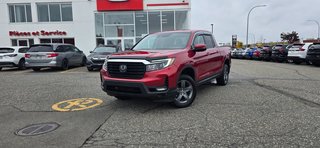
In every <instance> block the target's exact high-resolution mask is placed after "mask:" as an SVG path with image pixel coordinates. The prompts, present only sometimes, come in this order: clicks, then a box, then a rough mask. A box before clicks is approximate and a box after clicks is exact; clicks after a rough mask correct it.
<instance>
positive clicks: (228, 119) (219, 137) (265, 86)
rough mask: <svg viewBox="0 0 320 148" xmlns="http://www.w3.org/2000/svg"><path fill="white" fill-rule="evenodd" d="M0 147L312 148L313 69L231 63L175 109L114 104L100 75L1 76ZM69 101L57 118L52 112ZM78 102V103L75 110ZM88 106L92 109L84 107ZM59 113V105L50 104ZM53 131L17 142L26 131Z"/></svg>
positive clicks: (319, 93)
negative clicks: (217, 81) (226, 78)
mask: <svg viewBox="0 0 320 148" xmlns="http://www.w3.org/2000/svg"><path fill="white" fill-rule="evenodd" d="M0 82H1V83H0V88H1V89H0V139H1V140H0V146H1V147H41V148H43V147H97V148H98V147H319V146H320V89H319V86H320V68H318V67H313V66H307V65H293V64H285V63H271V62H261V61H247V60H233V63H232V70H231V79H230V83H229V85H227V86H225V87H220V86H215V85H213V84H208V85H204V86H201V87H200V88H199V90H198V96H197V99H196V100H195V102H194V104H193V105H192V106H191V107H189V108H184V109H177V108H175V107H173V106H172V105H170V104H168V103H154V102H151V101H148V100H145V99H144V100H143V99H139V98H137V99H133V100H127V101H118V100H116V99H115V98H112V97H110V96H107V95H106V94H105V93H104V92H103V91H102V90H101V88H100V83H99V72H87V70H86V68H85V67H80V68H72V69H70V70H68V71H54V70H49V69H48V70H44V71H41V72H33V71H32V70H24V71H18V70H16V69H4V70H3V71H1V72H0ZM77 98H97V99H99V100H101V101H102V102H100V104H98V105H97V106H94V107H92V108H88V109H84V110H81V111H76V110H73V111H72V109H74V108H77V107H79V106H80V107H81V105H83V106H86V105H87V106H89V105H92V104H94V103H95V102H94V101H87V100H86V101H84V102H86V103H83V100H82V101H80V102H76V104H74V105H73V106H72V105H71V106H69V107H66V106H68V105H66V106H63V105H62V106H60V107H61V108H69V110H66V111H64V112H60V111H57V110H54V109H53V107H52V106H53V105H55V104H57V103H59V102H61V101H66V100H70V99H77ZM77 103H78V104H77ZM90 103H91V104H90ZM57 106H58V107H59V105H57ZM48 122H49V123H50V122H54V123H57V124H58V125H59V127H58V128H57V129H56V130H54V131H52V132H49V133H46V134H41V135H36V136H18V135H17V134H16V131H17V130H19V129H21V128H23V127H26V126H28V125H32V124H37V123H48Z"/></svg>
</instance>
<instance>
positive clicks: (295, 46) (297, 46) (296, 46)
mask: <svg viewBox="0 0 320 148" xmlns="http://www.w3.org/2000/svg"><path fill="white" fill-rule="evenodd" d="M303 45H304V44H294V45H293V46H292V47H291V48H301V47H302V46H303Z"/></svg>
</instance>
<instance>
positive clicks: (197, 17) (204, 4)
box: [191, 0, 320, 42]
mask: <svg viewBox="0 0 320 148" xmlns="http://www.w3.org/2000/svg"><path fill="white" fill-rule="evenodd" d="M258 4H267V5H268V6H267V7H264V8H257V9H255V10H254V11H253V12H252V14H251V15H250V31H249V33H250V37H249V41H250V42H253V36H255V38H256V41H260V40H263V39H266V41H279V40H280V33H281V32H291V31H297V32H298V33H299V35H300V37H301V38H304V39H306V38H315V37H317V26H316V24H315V23H312V22H307V21H306V20H309V19H314V20H318V21H320V15H319V14H320V1H319V0H191V28H192V29H205V30H211V25H210V24H212V23H213V24H214V35H215V36H216V38H217V40H218V42H231V36H232V35H233V34H236V35H238V40H240V41H243V42H244V41H245V36H246V19H247V15H248V12H249V10H250V8H252V7H253V6H255V5H258Z"/></svg>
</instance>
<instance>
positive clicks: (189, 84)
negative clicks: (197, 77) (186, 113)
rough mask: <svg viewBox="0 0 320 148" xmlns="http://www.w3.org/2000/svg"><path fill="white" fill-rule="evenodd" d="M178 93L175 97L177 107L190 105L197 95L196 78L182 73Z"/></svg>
mask: <svg viewBox="0 0 320 148" xmlns="http://www.w3.org/2000/svg"><path fill="white" fill-rule="evenodd" d="M177 91H178V95H177V96H176V98H175V99H174V102H173V103H174V104H175V106H176V107H179V108H184V107H188V106H190V105H191V104H192V102H193V101H194V99H195V97H196V95H197V89H196V85H195V82H194V80H193V79H192V78H191V77H190V76H188V75H182V76H181V77H180V78H179V81H178V84H177Z"/></svg>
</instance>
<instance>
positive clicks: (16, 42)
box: [11, 39, 34, 46]
mask: <svg viewBox="0 0 320 148" xmlns="http://www.w3.org/2000/svg"><path fill="white" fill-rule="evenodd" d="M33 44H34V40H33V39H11V45H12V46H30V45H33Z"/></svg>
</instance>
